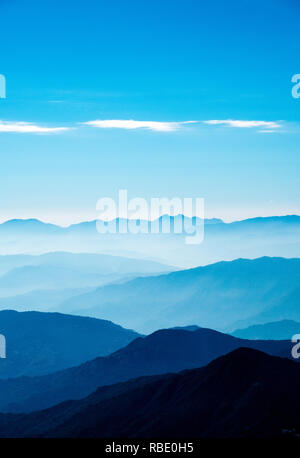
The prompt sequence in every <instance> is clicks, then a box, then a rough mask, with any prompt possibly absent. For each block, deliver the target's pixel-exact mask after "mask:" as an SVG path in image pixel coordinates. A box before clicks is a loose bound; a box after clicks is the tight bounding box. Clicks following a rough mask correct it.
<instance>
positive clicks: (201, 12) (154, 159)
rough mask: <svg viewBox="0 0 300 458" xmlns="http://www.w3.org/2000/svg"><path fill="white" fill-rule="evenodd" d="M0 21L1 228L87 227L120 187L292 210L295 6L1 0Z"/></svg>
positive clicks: (297, 192) (299, 102) (242, 1)
mask: <svg viewBox="0 0 300 458" xmlns="http://www.w3.org/2000/svg"><path fill="white" fill-rule="evenodd" d="M0 19H1V27H0V73H1V74H4V75H5V76H6V79H7V98H6V99H0V148H1V149H0V152H1V167H0V190H1V192H0V208H1V214H0V221H3V220H6V219H9V218H13V217H22V218H25V217H37V218H40V219H42V220H46V221H54V222H57V223H61V224H67V223H71V222H74V221H79V220H84V219H92V218H94V217H95V216H96V215H97V212H96V210H95V205H96V201H97V200H98V199H99V198H100V197H104V196H108V197H114V196H116V195H117V191H118V189H120V188H127V189H128V193H129V197H137V196H138V197H145V198H150V197H161V196H165V197H173V196H179V197H192V196H195V197H196V196H198V197H204V198H205V202H206V216H207V217H221V218H223V219H225V220H234V219H242V218H246V217H251V216H258V215H260V216H267V215H281V214H291V213H297V214H299V213H300V186H299V181H300V180H299V169H300V167H299V166H300V151H299V149H300V148H299V144H300V143H299V140H300V99H293V98H292V96H291V89H292V83H291V78H292V76H293V75H294V74H296V73H300V39H299V23H300V5H299V2H298V1H297V0H272V1H271V0H260V1H258V0H239V1H233V0H229V1H226V2H224V1H221V0H219V1H210V2H208V1H206V2H202V1H200V0H184V1H183V0H172V1H170V0H151V1H149V0H147V1H146V0H110V1H104V0H98V1H96V0H94V1H93V0H85V1H84V2H83V1H76V0H75V1H66V0H60V1H57V0H51V1H50V0H44V1H43V2H41V1H38V0H36V1H33V0H27V1H26V2H24V0H0ZM229 119H230V120H237V121H240V122H238V123H235V124H232V123H227V124H221V123H219V124H207V123H206V122H204V121H212V120H218V121H224V120H229ZM95 120H100V121H103V120H135V121H152V122H157V123H161V124H155V125H149V126H148V125H146V127H140V125H139V124H137V125H136V126H135V127H137V128H134V129H130V130H128V129H124V128H122V127H123V125H122V124H120V123H119V124H118V125H119V128H107V127H102V128H99V127H98V128H97V127H93V125H86V124H83V123H86V122H89V121H95ZM184 121H197V122H196V123H191V124H165V123H168V122H169V123H170V122H171V123H180V122H184ZM244 121H264V122H265V123H271V124H265V125H264V124H262V125H261V126H256V127H255V125H254V123H253V122H252V123H251V124H250V126H252V125H254V126H253V127H248V124H245V123H244ZM20 122H22V123H31V124H22V125H21V124H19V123H20ZM153 126H154V127H153ZM246 126H247V127H246ZM61 127H64V128H67V130H62V131H55V129H56V128H61ZM149 127H150V128H149ZM45 128H47V129H50V130H49V131H48V132H44V133H41V132H40V129H45ZM8 129H9V130H11V132H5V130H8ZM51 129H54V130H51ZM158 129H159V130H158ZM20 130H24V131H25V132H19V131H20ZM29 130H31V131H32V132H29ZM165 130H166V131H165Z"/></svg>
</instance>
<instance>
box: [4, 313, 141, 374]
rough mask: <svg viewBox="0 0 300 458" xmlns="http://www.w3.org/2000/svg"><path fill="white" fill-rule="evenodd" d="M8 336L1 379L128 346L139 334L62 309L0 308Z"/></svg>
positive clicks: (69, 364)
mask: <svg viewBox="0 0 300 458" xmlns="http://www.w3.org/2000/svg"><path fill="white" fill-rule="evenodd" d="M0 334H3V335H4V336H5V338H6V354H7V357H6V358H5V359H0V379H5V378H9V377H19V376H25V375H27V376H29V375H31V376H35V375H43V374H48V373H50V372H56V371H59V370H62V369H65V368H68V367H72V366H77V365H78V364H81V363H83V362H85V361H88V360H91V359H93V358H95V357H98V356H105V355H108V354H110V353H112V352H115V351H116V350H118V349H120V348H121V347H125V346H126V345H127V344H128V343H130V342H131V341H132V340H134V339H136V338H137V337H139V334H138V333H136V332H134V331H131V330H129V329H124V328H122V327H121V326H118V325H115V324H114V323H112V322H109V321H104V320H97V319H93V318H84V317H79V316H71V315H63V314H59V313H40V312H22V313H21V312H15V311H12V310H5V311H0Z"/></svg>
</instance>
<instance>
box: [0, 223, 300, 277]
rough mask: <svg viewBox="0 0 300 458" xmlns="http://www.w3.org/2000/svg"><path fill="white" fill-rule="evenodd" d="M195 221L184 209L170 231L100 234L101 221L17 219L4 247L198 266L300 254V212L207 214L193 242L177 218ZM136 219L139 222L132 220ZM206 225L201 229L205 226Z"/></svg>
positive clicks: (6, 228) (0, 228) (6, 227)
mask: <svg viewBox="0 0 300 458" xmlns="http://www.w3.org/2000/svg"><path fill="white" fill-rule="evenodd" d="M179 220H180V221H182V225H183V226H184V224H185V222H186V223H190V221H189V220H190V219H189V218H187V217H183V216H182V215H178V216H176V217H175V218H174V217H168V216H163V217H161V218H160V220H159V223H160V225H162V224H170V228H171V231H170V233H169V234H162V233H160V234H151V233H150V234H132V233H127V234H119V233H115V234H110V233H106V234H100V233H98V232H97V227H96V221H91V222H83V223H79V224H74V225H71V226H69V227H66V228H64V227H60V226H55V225H53V224H46V223H42V222H41V221H38V220H32V219H31V220H12V221H7V222H6V223H3V224H0V237H1V242H2V243H1V253H2V254H18V253H31V254H32V253H42V252H44V251H45V247H46V249H47V251H70V252H87V253H103V252H107V253H108V252H109V253H111V254H116V255H118V256H122V255H125V256H126V253H131V254H132V256H135V257H143V258H149V259H158V260H162V261H163V262H164V263H166V264H168V265H175V266H179V267H184V268H188V267H195V266H199V265H206V264H210V263H214V262H218V261H222V260H228V261H230V260H233V259H236V258H240V257H243V258H250V259H253V258H258V257H262V256H273V257H274V256H277V257H300V216H298V215H287V216H274V217H265V218H252V219H246V220H242V221H235V222H232V223H225V222H223V221H222V220H219V219H212V220H205V224H204V241H203V242H202V243H201V244H199V245H187V244H186V243H185V236H186V234H184V233H181V234H174V231H173V232H172V228H173V227H174V224H175V223H174V221H175V222H176V224H177V223H178V221H179ZM131 224H133V223H131ZM200 231H201V229H200Z"/></svg>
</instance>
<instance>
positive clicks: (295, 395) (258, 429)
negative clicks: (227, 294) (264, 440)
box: [0, 348, 300, 438]
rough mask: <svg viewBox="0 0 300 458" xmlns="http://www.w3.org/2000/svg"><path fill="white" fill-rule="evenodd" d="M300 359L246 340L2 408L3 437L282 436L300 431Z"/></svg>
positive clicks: (0, 416)
mask: <svg viewBox="0 0 300 458" xmlns="http://www.w3.org/2000/svg"><path fill="white" fill-rule="evenodd" d="M299 383H300V366H299V365H298V364H297V363H295V362H293V361H290V360H287V359H284V358H278V357H273V356H269V355H267V354H265V353H262V352H259V351H256V350H251V349H246V348H240V349H238V350H235V351H233V352H231V353H229V354H228V355H226V356H223V357H220V358H218V359H217V360H215V361H213V362H211V363H210V364H209V365H208V366H206V367H204V368H201V369H194V370H189V371H184V372H180V373H178V374H167V375H161V376H153V377H143V378H139V379H135V380H131V381H129V382H126V383H121V384H116V385H113V386H108V387H102V388H100V389H98V390H97V391H96V392H95V393H93V394H92V395H90V396H89V397H87V398H86V399H84V400H80V401H69V402H65V403H62V404H60V405H58V406H55V407H53V408H51V409H48V410H45V411H40V412H35V413H32V414H27V415H5V414H2V415H0V435H1V436H2V437H172V438H176V437H178V438H179V437H195V438H196V437H199V438H200V437H281V436H283V435H285V434H286V431H294V432H300V429H299V428H300V418H299V409H300V393H299V389H298V387H299Z"/></svg>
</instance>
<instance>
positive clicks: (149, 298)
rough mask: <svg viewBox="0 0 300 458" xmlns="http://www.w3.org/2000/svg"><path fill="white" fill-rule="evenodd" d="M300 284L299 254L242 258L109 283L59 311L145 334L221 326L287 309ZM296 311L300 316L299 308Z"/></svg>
mask: <svg viewBox="0 0 300 458" xmlns="http://www.w3.org/2000/svg"><path fill="white" fill-rule="evenodd" d="M299 283H300V259H283V258H260V259H255V260H247V259H238V260H236V261H232V262H220V263H217V264H211V265H209V266H205V267H198V268H195V269H189V270H183V271H178V272H172V273H170V274H165V275H160V276H156V277H151V278H137V279H134V280H132V281H130V282H127V283H124V284H121V285H107V286H104V287H102V288H99V289H96V290H95V291H93V292H91V293H87V294H84V295H81V296H78V297H73V298H71V299H70V300H67V301H65V302H63V303H62V304H61V311H63V312H64V311H66V312H68V313H69V312H72V313H78V314H81V315H87V316H95V317H101V318H105V319H110V320H112V321H115V322H118V323H120V324H122V325H123V326H126V327H130V328H133V329H136V330H138V331H139V332H143V333H148V332H151V331H153V330H155V329H157V328H158V326H159V327H165V328H168V327H174V326H185V325H197V324H198V325H200V326H206V327H211V328H214V329H220V330H222V329H226V328H228V327H230V326H231V325H232V324H233V323H235V322H236V321H237V320H245V319H247V318H248V317H251V316H254V315H257V314H259V313H262V312H264V311H266V310H270V309H272V307H273V308H274V309H275V307H278V308H279V309H280V308H281V304H284V309H285V310H287V309H288V304H287V302H288V303H290V298H291V297H293V294H296V291H297V289H298V288H299V286H298V285H299ZM295 304H296V302H295ZM294 311H295V316H296V315H297V314H298V315H297V316H299V320H300V309H299V307H296V306H295V307H294ZM295 316H294V317H293V319H296V318H295ZM269 321H270V320H269ZM236 328H237V327H235V329H236Z"/></svg>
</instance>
